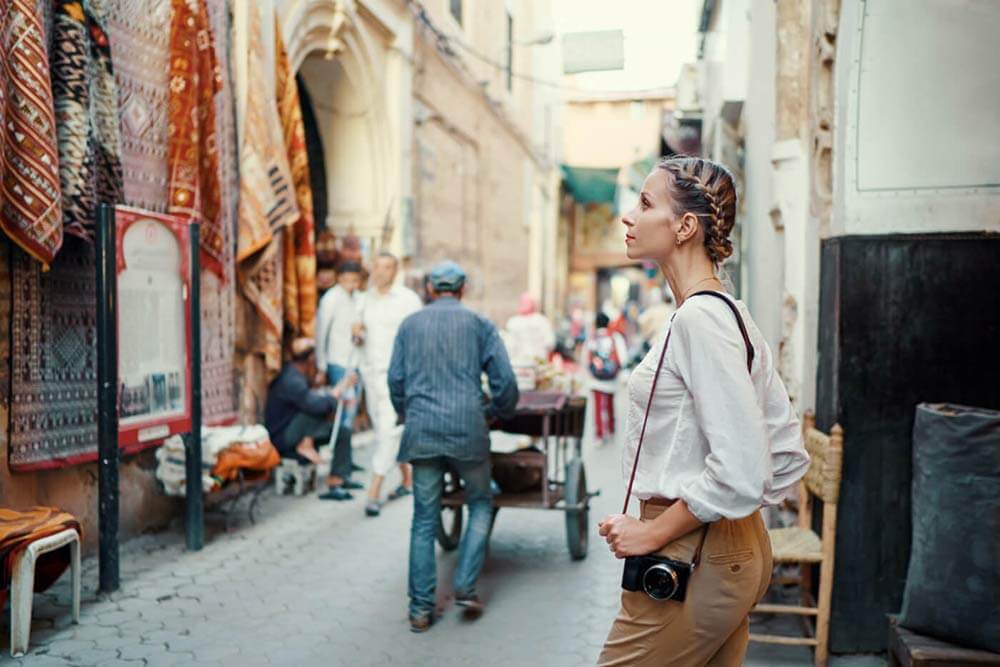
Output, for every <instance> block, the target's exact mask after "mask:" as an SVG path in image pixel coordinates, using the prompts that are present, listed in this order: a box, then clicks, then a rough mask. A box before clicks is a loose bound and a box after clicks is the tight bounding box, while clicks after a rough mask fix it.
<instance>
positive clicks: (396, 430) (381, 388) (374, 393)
mask: <svg viewBox="0 0 1000 667" xmlns="http://www.w3.org/2000/svg"><path fill="white" fill-rule="evenodd" d="M365 407H366V408H367V409H368V415H369V417H371V420H372V427H373V428H374V430H375V456H374V457H373V458H372V472H373V473H375V474H376V475H379V476H381V477H385V476H386V475H388V474H389V472H390V471H391V470H392V468H393V466H395V465H396V457H397V456H399V438H400V435H401V434H402V430H403V429H402V426H396V410H395V409H394V408H393V407H392V400H391V399H390V398H389V381H388V374H387V373H370V374H366V375H365Z"/></svg>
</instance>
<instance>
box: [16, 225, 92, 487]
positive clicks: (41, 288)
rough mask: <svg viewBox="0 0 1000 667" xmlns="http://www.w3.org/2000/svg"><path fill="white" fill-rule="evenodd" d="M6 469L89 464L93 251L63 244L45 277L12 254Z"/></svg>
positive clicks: (32, 264)
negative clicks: (9, 383)
mask: <svg viewBox="0 0 1000 667" xmlns="http://www.w3.org/2000/svg"><path fill="white" fill-rule="evenodd" d="M12 252H13V254H14V257H13V261H12V265H13V275H12V282H13V290H14V295H13V312H12V313H11V395H10V441H9V442H10V448H9V458H10V467H11V468H12V469H13V470H33V469H39V468H54V467H59V466H63V465H69V464H73V463H80V462H83V461H92V460H94V459H96V458H97V321H96V307H95V276H94V248H93V246H92V245H89V244H87V243H85V242H83V241H80V240H77V239H75V238H73V237H67V238H66V239H65V241H64V243H63V247H62V250H60V252H59V255H58V256H57V257H56V260H55V262H53V264H52V268H51V270H49V271H48V272H44V273H43V272H42V270H41V267H40V265H39V264H38V262H36V261H35V260H33V259H31V258H30V257H28V256H27V255H26V254H25V253H23V252H21V251H19V250H13V251H12Z"/></svg>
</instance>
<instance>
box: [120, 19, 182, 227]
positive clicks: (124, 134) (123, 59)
mask: <svg viewBox="0 0 1000 667" xmlns="http://www.w3.org/2000/svg"><path fill="white" fill-rule="evenodd" d="M114 4H115V8H114V10H113V11H109V12H108V20H107V28H108V34H109V36H110V38H111V53H112V56H113V59H114V62H115V82H116V83H117V85H118V118H119V125H120V128H121V155H122V168H123V173H124V189H125V203H127V204H130V205H132V206H139V207H141V208H147V209H151V210H154V211H166V210H167V202H168V198H167V180H168V179H167V128H168V125H169V122H168V117H167V110H168V105H169V99H168V98H169V90H170V88H169V81H170V3H169V2H162V1H161V0H117V1H116V2H115V3H114Z"/></svg>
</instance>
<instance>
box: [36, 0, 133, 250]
mask: <svg viewBox="0 0 1000 667" xmlns="http://www.w3.org/2000/svg"><path fill="white" fill-rule="evenodd" d="M53 13H54V16H53V38H52V51H51V60H52V63H51V64H52V96H53V100H54V104H55V114H56V128H57V130H58V137H59V177H60V184H61V188H62V209H63V225H64V226H65V231H66V233H68V234H74V235H76V236H80V237H82V238H87V239H91V240H92V239H93V238H94V225H95V223H96V218H97V204H98V203H101V202H106V203H109V204H112V205H113V204H117V203H119V202H120V201H121V197H122V184H121V183H122V165H121V158H120V148H119V138H118V91H117V88H116V86H115V79H114V70H113V69H112V66H111V48H110V46H109V44H108V36H107V34H106V33H105V32H104V29H103V28H102V27H101V20H100V18H99V17H97V16H95V14H94V13H93V12H92V11H91V8H90V7H87V6H84V4H83V3H82V2H80V1H79V0H57V1H56V3H55V5H54V7H53Z"/></svg>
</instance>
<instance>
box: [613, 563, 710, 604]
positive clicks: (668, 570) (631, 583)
mask: <svg viewBox="0 0 1000 667" xmlns="http://www.w3.org/2000/svg"><path fill="white" fill-rule="evenodd" d="M692 569H693V566H692V565H691V563H684V562H681V561H676V560H672V559H670V558H663V557H662V556H629V557H628V558H626V559H625V571H624V573H623V574H622V588H623V589H625V590H626V591H633V592H635V591H644V592H645V593H646V595H648V596H649V597H651V598H653V599H654V600H676V601H677V602H684V597H685V595H686V594H687V586H688V580H689V579H690V578H691V570H692Z"/></svg>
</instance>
